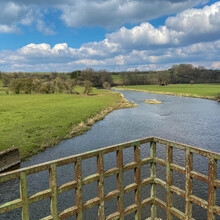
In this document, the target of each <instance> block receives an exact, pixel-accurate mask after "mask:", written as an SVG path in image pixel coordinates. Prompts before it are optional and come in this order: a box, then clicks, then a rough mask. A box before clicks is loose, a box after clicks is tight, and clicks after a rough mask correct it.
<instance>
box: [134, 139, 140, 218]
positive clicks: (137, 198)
mask: <svg viewBox="0 0 220 220" xmlns="http://www.w3.org/2000/svg"><path fill="white" fill-rule="evenodd" d="M140 160H141V159H140V142H139V143H138V144H137V145H135V146H134V161H135V162H136V163H137V167H136V168H135V169H134V180H135V183H136V184H137V189H136V190H135V204H136V205H137V211H136V213H135V220H140V219H141V166H140Z"/></svg>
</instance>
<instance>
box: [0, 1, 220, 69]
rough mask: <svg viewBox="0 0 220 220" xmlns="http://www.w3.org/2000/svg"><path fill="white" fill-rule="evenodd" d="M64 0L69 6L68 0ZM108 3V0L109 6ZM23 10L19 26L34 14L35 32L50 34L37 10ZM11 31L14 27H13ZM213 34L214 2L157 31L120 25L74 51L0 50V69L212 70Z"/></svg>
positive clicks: (217, 14)
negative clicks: (184, 66) (189, 66)
mask: <svg viewBox="0 0 220 220" xmlns="http://www.w3.org/2000/svg"><path fill="white" fill-rule="evenodd" d="M69 2H70V3H73V1H72V0H69ZM112 2H113V0H112V1H110V2H109V3H112ZM132 2H133V1H132ZM164 2H166V0H164ZM93 3H94V2H93ZM133 3H134V2H133ZM133 3H132V4H133ZM182 3H183V2H180V4H182ZM0 4H1V0H0ZM42 4H43V3H42ZM51 4H52V3H51ZM75 4H77V3H76V2H75ZM80 4H81V3H80ZM106 4H107V3H106ZM137 4H138V3H137ZM143 4H144V3H143ZM128 11H129V10H128ZM28 12H29V14H26V16H25V17H23V18H22V21H23V23H24V24H26V25H29V24H30V23H33V22H35V21H34V20H35V19H34V18H35V17H36V15H39V18H40V21H39V27H38V28H39V30H40V31H42V32H44V34H53V33H54V32H53V29H50V28H49V29H48V26H47V25H45V23H44V15H43V14H42V12H41V11H39V10H37V9H36V10H34V11H28ZM200 21H202V23H201V22H200ZM203 23H204V25H203ZM1 27H2V28H1ZM8 27H10V26H8V25H6V24H5V26H4V27H3V26H1V25H0V31H1V29H2V30H3V29H4V30H5V32H6V31H8V32H9V31H10V29H8V30H7V28H8ZM191 27H193V28H191ZM11 28H12V30H13V28H15V29H16V25H15V26H11ZM219 36H220V2H217V3H215V4H213V5H211V6H206V7H204V8H203V9H190V10H186V11H183V12H181V13H179V14H177V15H176V16H173V17H169V18H168V19H167V20H166V23H165V25H164V26H159V27H157V28H156V27H154V26H153V25H151V24H150V23H148V22H144V23H142V24H140V25H138V26H135V27H133V28H131V29H128V28H125V27H122V28H121V29H119V30H118V31H116V32H113V33H110V34H107V35H106V38H105V39H104V40H102V41H99V42H89V43H85V44H83V45H82V46H81V47H80V48H77V49H76V48H72V47H69V46H68V45H67V43H60V44H56V45H55V46H53V47H51V45H49V44H46V43H43V44H33V43H32V44H28V45H26V46H24V47H22V48H20V49H18V50H17V51H14V52H13V51H2V52H0V60H1V63H0V69H2V70H8V71H19V70H21V71H24V70H26V71H34V70H35V71H38V70H39V68H42V69H41V71H48V70H49V71H50V70H57V71H71V70H73V69H79V68H85V67H87V66H90V67H93V66H94V67H96V68H97V69H103V68H107V69H109V70H125V69H132V68H134V69H136V68H139V69H147V68H150V67H153V68H156V69H160V68H163V67H167V66H168V65H169V64H172V63H186V62H187V63H194V64H198V65H206V66H210V67H211V66H212V67H213V68H218V65H219V60H220V37H219ZM16 68H17V69H16ZM22 68H23V69H22Z"/></svg>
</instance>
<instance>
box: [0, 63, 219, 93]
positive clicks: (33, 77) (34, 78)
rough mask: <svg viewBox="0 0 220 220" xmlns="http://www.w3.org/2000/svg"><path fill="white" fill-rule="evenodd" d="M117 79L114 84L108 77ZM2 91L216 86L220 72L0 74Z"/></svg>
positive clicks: (185, 68)
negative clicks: (197, 84) (117, 77)
mask: <svg viewBox="0 0 220 220" xmlns="http://www.w3.org/2000/svg"><path fill="white" fill-rule="evenodd" d="M113 75H118V76H120V77H119V78H120V80H119V82H114V81H113V78H112V76H113ZM0 80H1V82H2V86H3V87H8V88H9V89H8V92H11V93H16V94H20V93H25V94H31V93H44V94H49V93H68V94H74V93H75V94H77V92H76V91H75V90H74V88H75V87H76V86H77V85H79V86H84V93H86V94H89V93H90V92H91V89H92V86H94V87H98V88H105V89H110V88H111V86H112V85H118V84H120V85H149V84H154V85H156V84H157V85H167V84H170V83H171V84H178V83H190V84H193V83H220V70H212V69H206V68H205V67H203V66H199V67H194V66H193V65H191V64H178V65H173V66H172V67H171V68H170V69H168V70H163V71H138V70H135V71H133V72H108V71H106V70H100V71H95V70H94V69H92V68H86V69H85V70H75V71H73V72H69V73H57V72H52V73H22V72H19V73H4V72H0Z"/></svg>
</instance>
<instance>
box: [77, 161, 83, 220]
mask: <svg viewBox="0 0 220 220" xmlns="http://www.w3.org/2000/svg"><path fill="white" fill-rule="evenodd" d="M75 179H76V182H77V188H76V206H77V208H78V210H77V214H76V219H77V220H82V219H83V213H82V159H81V157H77V160H76V163H75Z"/></svg>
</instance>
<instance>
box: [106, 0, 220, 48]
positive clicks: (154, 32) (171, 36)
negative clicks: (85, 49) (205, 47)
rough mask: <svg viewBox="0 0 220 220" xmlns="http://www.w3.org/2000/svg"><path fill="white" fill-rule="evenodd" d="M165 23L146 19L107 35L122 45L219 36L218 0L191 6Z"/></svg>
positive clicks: (145, 45) (151, 45)
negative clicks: (202, 5)
mask: <svg viewBox="0 0 220 220" xmlns="http://www.w3.org/2000/svg"><path fill="white" fill-rule="evenodd" d="M165 24H166V25H164V26H159V27H158V28H155V27H154V26H152V25H151V24H150V23H148V22H145V23H142V24H140V25H139V26H135V27H133V28H131V29H128V28H125V27H122V28H121V29H120V30H118V31H116V32H113V33H111V34H108V35H107V36H106V38H107V40H108V41H109V42H110V43H115V44H116V43H118V44H119V45H120V47H121V48H122V49H134V48H136V49H137V48H142V49H150V48H155V47H166V48H169V47H176V46H182V45H187V44H192V43H197V42H205V41H212V40H218V39H219V36H220V2H216V3H215V4H213V5H211V6H206V7H204V8H203V9H190V10H186V11H183V12H182V13H180V14H177V15H176V16H173V17H169V18H167V20H166V22H165Z"/></svg>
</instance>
